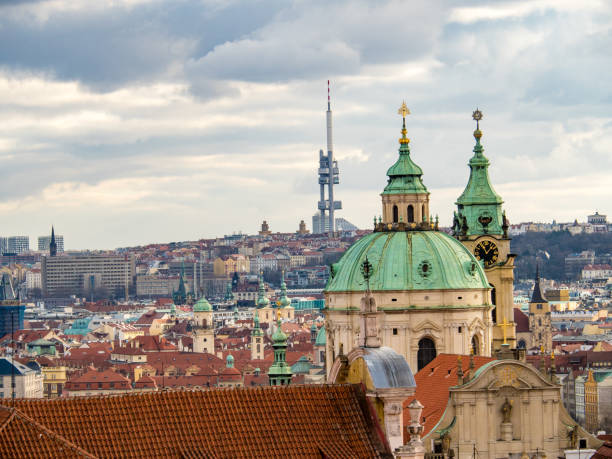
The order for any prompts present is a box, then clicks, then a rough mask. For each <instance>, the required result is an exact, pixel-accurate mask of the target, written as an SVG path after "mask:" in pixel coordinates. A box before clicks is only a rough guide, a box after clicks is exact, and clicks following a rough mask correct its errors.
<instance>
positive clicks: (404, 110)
mask: <svg viewBox="0 0 612 459" xmlns="http://www.w3.org/2000/svg"><path fill="white" fill-rule="evenodd" d="M397 113H399V114H400V115H402V137H401V138H400V139H399V143H400V145H404V144H406V145H407V144H409V143H410V139H409V138H408V137H406V134H407V133H408V131H406V115H410V110H409V109H408V107H407V106H406V102H405V101H402V106H401V107H400V108H399V110H398V111H397Z"/></svg>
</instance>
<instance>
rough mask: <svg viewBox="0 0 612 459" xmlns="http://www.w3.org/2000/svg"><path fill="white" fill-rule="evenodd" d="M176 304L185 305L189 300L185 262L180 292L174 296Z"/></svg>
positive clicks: (182, 267)
mask: <svg viewBox="0 0 612 459" xmlns="http://www.w3.org/2000/svg"><path fill="white" fill-rule="evenodd" d="M172 299H173V300H174V303H175V304H185V301H186V300H187V289H186V288H185V262H182V264H181V276H180V278H179V286H178V290H176V291H175V292H174V293H173V294H172Z"/></svg>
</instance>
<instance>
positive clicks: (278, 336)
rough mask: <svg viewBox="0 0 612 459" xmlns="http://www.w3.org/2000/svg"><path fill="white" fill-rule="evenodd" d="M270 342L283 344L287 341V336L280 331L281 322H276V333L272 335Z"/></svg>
mask: <svg viewBox="0 0 612 459" xmlns="http://www.w3.org/2000/svg"><path fill="white" fill-rule="evenodd" d="M272 341H274V343H279V344H280V343H285V341H287V335H285V333H284V332H283V330H281V321H280V320H279V321H278V322H277V326H276V331H275V332H274V333H273V334H272Z"/></svg>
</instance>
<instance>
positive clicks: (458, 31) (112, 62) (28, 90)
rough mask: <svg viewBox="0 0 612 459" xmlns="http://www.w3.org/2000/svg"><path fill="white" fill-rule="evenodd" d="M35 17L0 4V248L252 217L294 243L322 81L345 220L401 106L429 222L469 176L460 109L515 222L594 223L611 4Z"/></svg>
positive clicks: (125, 11) (167, 236)
mask: <svg viewBox="0 0 612 459" xmlns="http://www.w3.org/2000/svg"><path fill="white" fill-rule="evenodd" d="M49 5H50V4H49V3H45V2H41V5H33V4H28V3H27V2H23V4H18V3H16V2H11V3H10V4H7V3H6V2H5V3H4V5H3V4H1V3H0V6H5V8H3V12H7V14H3V15H0V99H1V100H3V104H2V105H1V106H0V119H2V120H3V121H2V123H0V158H1V159H2V161H3V168H4V170H6V171H8V172H7V173H6V174H5V176H4V177H3V180H2V181H1V182H0V196H2V199H0V210H2V211H3V212H5V214H9V215H12V216H13V218H12V219H10V221H7V222H5V224H4V229H3V230H2V231H3V232H4V233H6V234H8V233H11V234H17V233H20V232H23V233H29V234H31V235H33V236H34V235H37V233H40V232H41V231H44V232H46V231H47V229H48V224H49V222H51V221H52V222H54V223H55V224H56V225H59V227H60V228H62V232H63V234H64V235H66V241H67V245H68V247H113V246H123V245H129V244H139V243H145V242H152V241H163V240H180V239H187V238H197V237H203V236H216V235H221V234H226V233H231V232H232V231H235V230H244V231H249V232H254V231H255V230H256V228H257V225H258V224H259V223H260V221H261V220H263V219H264V218H265V219H267V220H268V221H270V222H271V224H272V226H273V229H274V230H285V231H290V230H291V231H292V230H295V228H296V227H297V222H299V220H300V219H305V220H306V221H307V222H308V223H309V222H310V216H311V215H312V214H313V213H314V211H315V204H316V200H317V198H318V197H317V194H318V188H317V184H316V172H315V171H316V167H317V158H318V150H319V148H321V147H323V145H324V143H325V130H324V110H325V100H326V88H325V85H326V80H327V79H328V78H329V79H331V80H332V97H333V100H332V104H333V108H334V123H335V131H334V135H335V149H336V153H337V156H338V158H339V160H340V168H341V178H340V179H341V184H340V186H339V187H338V190H337V194H338V197H339V199H341V200H343V201H344V210H343V211H342V216H344V217H345V218H347V219H349V220H352V221H354V222H355V223H357V224H359V225H363V226H365V227H368V226H369V225H370V220H371V216H372V215H374V214H379V213H380V204H379V199H380V198H379V193H380V191H381V190H382V188H383V187H384V185H385V181H386V178H385V172H386V170H387V168H388V167H389V166H390V165H391V164H392V163H393V162H394V161H395V158H396V156H397V147H398V144H397V138H398V136H399V129H400V121H401V120H400V119H399V117H398V116H397V114H396V111H397V107H398V105H399V104H400V103H401V101H402V99H404V98H405V99H406V101H407V103H408V105H409V107H410V108H411V110H412V115H411V116H410V117H409V118H408V132H409V136H410V137H411V139H412V141H411V144H410V145H411V149H412V155H413V158H414V160H415V162H416V163H417V164H419V165H420V166H421V167H422V168H423V170H424V173H425V175H424V182H425V184H426V185H427V187H428V188H429V189H430V191H431V192H432V203H433V206H432V209H433V210H434V213H439V214H440V216H441V218H442V221H446V220H447V218H445V216H449V215H451V213H452V205H453V202H454V200H455V199H456V197H457V196H458V194H459V193H460V192H461V190H462V188H463V186H465V183H466V181H467V177H468V174H469V169H468V167H467V161H468V160H469V158H470V156H471V155H472V148H473V144H474V139H473V137H472V131H473V129H474V126H473V121H472V120H471V117H470V115H471V111H472V110H473V109H474V108H475V106H480V108H481V109H482V110H483V111H484V113H485V119H484V121H483V123H482V129H483V130H484V138H483V142H484V145H485V148H486V154H487V156H488V157H489V159H490V160H491V162H492V165H491V169H490V172H491V177H492V180H493V181H494V184H495V187H496V189H497V190H498V192H500V193H501V194H502V196H503V197H504V199H505V200H506V202H507V204H506V205H507V207H508V213H509V215H510V217H511V219H512V220H513V221H516V220H517V219H521V218H524V219H539V218H548V217H550V218H553V217H555V218H558V219H561V220H562V219H564V218H570V217H571V218H572V219H573V218H574V217H581V215H575V213H576V212H578V213H579V212H583V213H585V214H586V212H589V211H591V210H592V208H595V207H598V208H599V210H600V211H602V212H605V205H607V203H606V202H605V201H606V196H605V193H603V195H602V191H601V187H600V186H599V184H600V183H602V182H603V183H605V182H606V181H607V182H608V183H609V181H610V180H612V159H611V157H610V155H609V151H610V148H611V147H612V136H611V135H610V133H609V132H610V125H611V124H612V119H611V117H610V115H609V113H610V83H609V79H608V78H607V74H608V73H609V71H610V68H611V67H612V66H611V62H610V57H609V55H608V49H609V48H610V34H609V26H608V24H609V22H610V8H609V7H607V6H606V5H603V6H602V5H599V4H595V3H594V4H590V3H588V2H587V3H585V4H584V5H577V4H575V2H574V3H572V2H564V1H561V0H559V1H556V2H552V1H545V0H543V1H541V2H538V3H537V5H536V6H533V5H535V4H534V3H532V2H525V1H516V2H504V3H503V5H501V4H499V3H498V2H484V3H483V2H471V4H468V5H466V4H465V3H462V4H461V8H460V9H458V8H456V5H449V4H446V3H444V2H435V3H434V2H395V1H388V2H376V3H370V2H365V1H362V2H334V3H331V4H330V3H329V2H322V1H321V2H318V1H317V2H304V1H297V0H296V1H294V2H291V3H290V2H284V1H277V2H264V1H261V2H229V3H225V2H223V3H222V2H214V1H210V2H199V1H195V0H185V1H176V2H158V1H152V2H148V3H147V2H145V3H141V4H139V3H137V4H133V5H128V4H117V5H115V6H114V7H108V8H103V7H101V6H100V7H99V8H98V9H92V8H87V9H84V8H72V7H71V8H68V7H66V8H56V9H53V8H51V7H50V6H49ZM500 5H501V6H503V8H501V7H500ZM39 6H40V7H41V8H42V7H45V8H50V9H48V10H45V14H44V15H40V17H39V16H37V15H36V14H34V13H33V11H34V12H38V10H39V8H38V7H39ZM466 8H470V9H466ZM540 184H542V185H540ZM529 189H532V190H533V193H532V195H530V196H529V197H526V194H525V193H526V191H528V190H529ZM568 190H571V191H572V192H573V195H569V194H567V192H568ZM555 193H556V194H557V195H558V196H563V201H564V205H563V206H562V207H560V206H559V204H558V201H559V199H558V198H555ZM581 197H582V199H581ZM527 201H528V202H527ZM40 234H42V233H40Z"/></svg>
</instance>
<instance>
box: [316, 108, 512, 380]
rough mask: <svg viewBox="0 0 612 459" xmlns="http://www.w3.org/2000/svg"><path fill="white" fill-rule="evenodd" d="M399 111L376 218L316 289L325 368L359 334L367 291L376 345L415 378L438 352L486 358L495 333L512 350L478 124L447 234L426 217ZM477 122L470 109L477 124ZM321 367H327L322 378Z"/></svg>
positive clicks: (502, 252) (507, 292)
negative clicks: (395, 147)
mask: <svg viewBox="0 0 612 459" xmlns="http://www.w3.org/2000/svg"><path fill="white" fill-rule="evenodd" d="M399 113H400V114H401V115H402V120H403V124H402V131H401V133H402V134H401V138H400V139H399V144H400V147H399V157H398V159H397V161H396V162H395V164H393V165H392V166H391V167H390V168H389V170H388V171H387V176H388V181H387V185H386V187H385V188H384V190H383V192H382V194H381V196H382V218H379V219H378V220H377V221H376V219H375V222H374V231H373V232H372V233H371V234H368V235H367V236H365V237H363V238H362V239H360V240H359V241H357V242H356V243H355V244H353V246H351V247H350V248H349V249H348V250H347V252H346V253H345V254H344V256H343V257H342V258H341V259H340V261H338V262H337V263H335V264H334V265H333V266H332V269H331V275H330V279H329V281H328V284H327V286H326V289H325V300H326V305H327V307H326V330H327V343H326V361H327V362H334V360H335V359H336V357H337V356H339V355H343V354H346V353H348V352H349V351H350V350H351V349H353V348H355V347H358V346H359V345H360V337H363V336H366V330H362V328H364V327H365V326H367V325H363V324H362V323H361V321H360V302H361V301H362V298H363V297H364V295H365V294H366V292H367V293H368V295H369V296H371V298H372V299H373V301H374V303H375V305H376V307H375V308H374V309H375V311H376V312H375V313H374V314H375V316H376V317H375V320H373V321H372V323H375V324H376V327H377V328H378V329H379V330H378V333H377V335H378V336H379V338H380V340H381V345H382V346H386V347H390V348H392V349H393V350H394V351H395V352H397V353H398V354H400V355H402V356H403V357H404V358H405V359H406V361H407V362H408V364H409V365H410V368H413V369H415V371H418V370H420V369H421V368H423V367H425V366H426V365H427V364H428V363H429V362H431V361H432V360H433V359H434V358H435V357H436V355H438V354H440V353H449V354H464V355H465V354H470V353H474V354H476V355H483V356H490V355H491V354H492V351H493V350H495V349H497V348H499V346H500V345H501V343H502V342H503V337H504V336H506V339H507V340H508V341H510V344H514V343H513V342H512V340H513V339H514V335H515V333H514V327H513V323H512V322H511V321H512V320H513V315H512V281H513V269H514V255H512V254H510V251H509V249H510V241H509V238H508V236H507V226H508V223H507V220H506V217H505V214H504V213H503V211H502V209H501V204H502V201H501V198H500V197H499V196H498V195H497V194H496V193H495V192H494V191H493V188H492V186H491V184H490V182H489V177H488V171H487V168H488V165H489V162H488V160H487V159H486V158H485V157H484V155H483V148H482V145H481V144H480V138H481V137H482V133H481V131H480V129H479V126H478V125H477V129H476V131H475V132H474V137H475V138H476V146H475V147H474V157H473V158H472V159H471V160H470V163H469V166H470V169H471V173H470V179H469V182H468V185H467V187H466V190H465V191H464V193H463V194H462V195H461V196H460V197H459V199H458V200H457V206H458V211H457V212H456V214H455V219H454V220H455V221H454V233H455V237H451V236H449V235H447V234H446V233H444V232H441V231H438V222H437V218H436V220H435V221H434V219H433V218H432V217H431V216H430V210H429V191H428V190H427V188H426V186H425V185H424V183H423V179H422V175H423V171H422V170H421V168H420V167H419V166H418V165H416V164H415V163H414V161H413V160H412V158H411V154H410V153H411V152H410V147H409V143H410V139H409V138H408V137H407V131H406V115H407V114H409V113H410V112H409V110H408V108H407V107H406V104H403V105H402V107H401V108H400V110H399ZM481 118H482V114H481V113H480V112H479V111H478V110H477V111H476V112H474V119H475V120H476V121H477V122H478V121H480V119H481ZM496 305H497V308H496ZM513 347H514V346H513ZM330 370H331V365H328V368H327V372H328V376H329V372H330Z"/></svg>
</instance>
